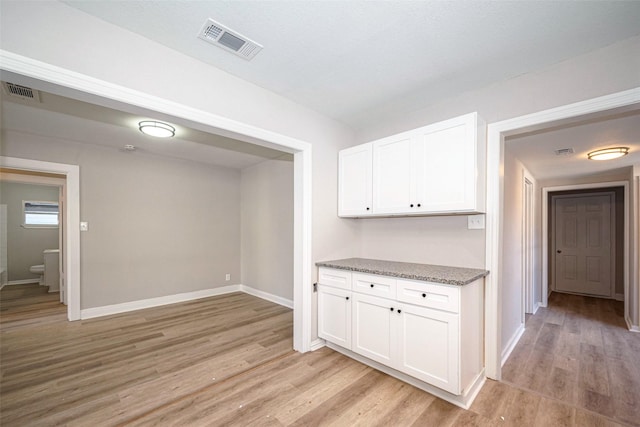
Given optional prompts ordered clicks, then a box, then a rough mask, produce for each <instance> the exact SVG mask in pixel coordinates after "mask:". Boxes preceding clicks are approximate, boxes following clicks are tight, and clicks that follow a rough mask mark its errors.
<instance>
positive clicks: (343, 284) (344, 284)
mask: <svg viewBox="0 0 640 427" xmlns="http://www.w3.org/2000/svg"><path fill="white" fill-rule="evenodd" d="M318 283H320V284H322V285H327V286H333V287H334V288H340V289H345V290H347V291H350V290H351V272H350V271H347V270H336V269H333V268H325V267H320V271H319V273H318Z"/></svg>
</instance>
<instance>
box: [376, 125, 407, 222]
mask: <svg viewBox="0 0 640 427" xmlns="http://www.w3.org/2000/svg"><path fill="white" fill-rule="evenodd" d="M413 139H414V138H413V136H412V135H411V133H408V132H407V133H402V134H400V135H394V136H391V137H389V138H385V139H381V140H379V141H375V142H374V143H373V170H374V173H373V179H374V181H373V193H374V195H373V212H374V213H375V214H395V213H401V212H408V211H409V210H410V209H409V205H410V204H411V203H412V200H413V199H414V198H415V196H414V194H413V193H414V191H415V189H414V188H413V186H414V182H415V171H413V168H411V167H409V165H411V163H412V160H411V159H412V155H413V149H414V144H413Z"/></svg>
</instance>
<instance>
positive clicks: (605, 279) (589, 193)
mask: <svg viewBox="0 0 640 427" xmlns="http://www.w3.org/2000/svg"><path fill="white" fill-rule="evenodd" d="M547 197H548V200H547V203H548V212H547V213H546V214H547V217H548V220H547V223H548V224H550V227H549V230H548V233H549V239H548V245H549V247H548V249H547V250H548V259H547V263H548V265H549V266H550V268H549V269H548V277H547V281H548V290H549V292H554V291H555V292H564V293H573V294H582V295H589V296H594V297H600V298H610V299H616V300H618V301H623V300H624V264H625V263H624V252H625V249H624V234H625V229H624V223H625V216H626V215H625V210H624V205H625V201H624V197H625V192H624V187H605V188H600V189H583V190H579V189H577V190H566V191H553V192H548V195H547Z"/></svg>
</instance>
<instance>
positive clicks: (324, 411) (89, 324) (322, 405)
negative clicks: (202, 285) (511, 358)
mask: <svg viewBox="0 0 640 427" xmlns="http://www.w3.org/2000/svg"><path fill="white" fill-rule="evenodd" d="M53 295H54V297H53V298H51V296H50V295H48V294H43V293H42V291H41V289H38V288H37V287H36V288H35V289H34V288H33V287H32V288H31V289H29V288H28V287H24V288H23V287H13V286H12V287H5V288H4V289H3V290H2V291H1V292H0V345H1V353H0V354H1V357H2V358H1V377H0V393H1V396H0V397H1V399H0V424H1V425H2V426H61V425H69V426H92V427H93V426H122V425H127V426H227V425H228V426H296V425H297V426H319V425H334V426H356V425H360V426H518V427H524V426H556V425H558V426H562V425H566V426H581V427H582V426H615V425H619V424H617V423H615V422H613V418H615V417H614V416H608V417H601V416H599V415H597V414H596V413H594V412H593V411H590V410H588V409H582V408H580V407H578V406H577V405H575V404H570V403H564V402H563V401H562V400H559V399H558V398H556V397H554V396H546V395H544V394H543V393H540V392H539V391H536V390H528V389H527V388H526V387H523V386H520V385H517V384H515V383H514V385H510V384H507V383H502V382H495V381H490V380H489V381H487V383H486V384H485V386H484V388H483V389H482V391H481V392H480V395H479V396H478V398H477V399H476V401H475V402H474V404H473V406H472V407H471V409H470V410H468V411H465V410H463V409H460V408H458V407H456V406H453V405H451V404H449V403H447V402H444V401H442V400H440V399H438V398H435V397H434V396H432V395H430V394H428V393H425V392H423V391H421V390H418V389H416V388H414V387H412V386H410V385H408V384H405V383H403V382H401V381H398V380H396V379H394V378H392V377H389V376H387V375H385V374H383V373H380V372H378V371H376V370H374V369H372V368H369V367H367V366H365V365H362V364H361V363H359V362H356V361H354V360H352V359H349V358H347V357H345V356H343V355H341V354H339V353H336V352H334V351H332V350H330V349H328V348H323V349H320V350H318V351H315V352H312V353H306V354H299V353H296V352H294V351H292V350H291V347H292V312H291V310H289V309H286V308H283V307H281V306H278V305H276V304H272V303H270V302H267V301H263V300H261V299H259V298H256V297H253V296H249V295H246V294H241V293H233V294H228V295H223V296H219V297H213V298H206V299H201V300H197V301H192V302H186V303H180V304H174V305H170V306H164V307H159V308H153V309H147V310H140V311H137V312H131V313H126V314H121V315H116V316H110V317H105V318H100V319H93V320H85V321H78V322H67V321H66V320H65V307H64V306H61V305H59V304H58V303H56V302H55V301H56V298H57V294H53ZM603 339H604V338H603ZM609 384H610V383H609ZM611 387H613V386H611ZM614 415H615V414H614ZM619 422H620V424H622V425H624V424H632V423H628V422H623V421H622V420H620V421H619Z"/></svg>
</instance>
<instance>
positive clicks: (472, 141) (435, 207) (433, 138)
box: [413, 114, 478, 212]
mask: <svg viewBox="0 0 640 427" xmlns="http://www.w3.org/2000/svg"><path fill="white" fill-rule="evenodd" d="M476 142H477V129H476V115H475V114H468V115H465V116H461V117H457V118H455V119H451V120H446V121H444V122H440V123H437V124H435V125H432V126H426V127H424V128H422V129H420V131H419V133H418V134H417V135H416V140H415V148H414V150H413V151H414V155H413V161H414V169H415V170H416V173H415V176H416V181H415V186H416V187H415V188H416V194H417V196H416V197H415V200H414V203H420V204H421V208H420V209H421V210H422V211H429V212H448V211H465V210H468V211H474V210H476V200H475V199H476V180H477V179H478V178H477V174H478V169H477V165H476V150H477V147H476Z"/></svg>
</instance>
